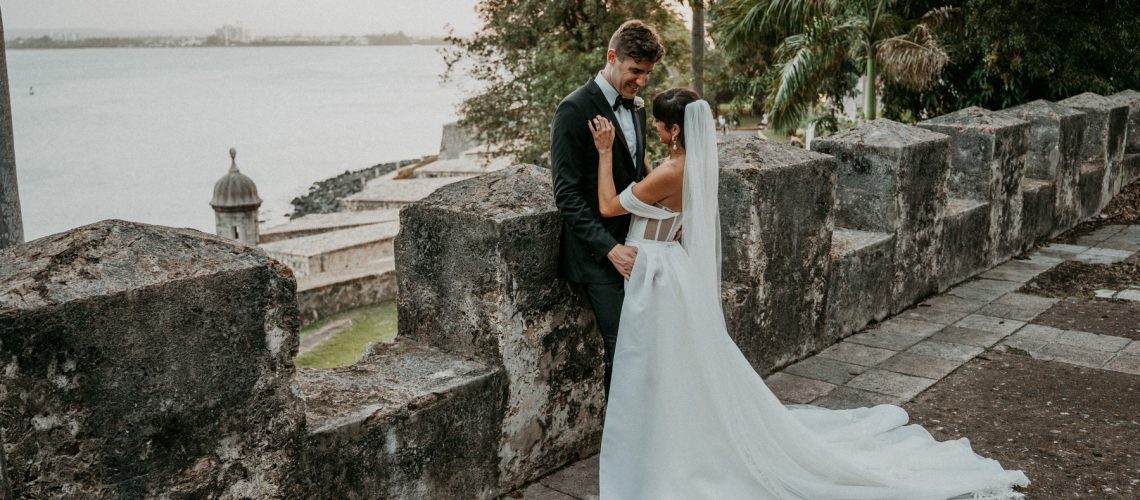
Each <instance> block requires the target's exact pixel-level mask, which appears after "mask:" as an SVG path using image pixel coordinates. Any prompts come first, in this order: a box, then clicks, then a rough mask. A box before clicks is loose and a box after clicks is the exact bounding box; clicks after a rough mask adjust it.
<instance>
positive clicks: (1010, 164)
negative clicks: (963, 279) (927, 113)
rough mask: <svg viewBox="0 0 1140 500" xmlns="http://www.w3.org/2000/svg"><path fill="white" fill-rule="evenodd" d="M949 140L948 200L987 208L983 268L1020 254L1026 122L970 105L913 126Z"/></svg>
mask: <svg viewBox="0 0 1140 500" xmlns="http://www.w3.org/2000/svg"><path fill="white" fill-rule="evenodd" d="M918 126H919V127H922V128H925V129H928V130H933V131H935V132H939V133H943V134H946V135H948V136H950V150H951V157H950V175H949V183H948V188H949V196H950V197H952V198H961V199H969V200H980V201H984V202H987V203H989V204H990V207H989V211H990V225H989V231H988V234H987V237H986V252H987V259H986V265H987V266H992V265H994V264H997V263H999V262H1001V261H1003V260H1005V259H1006V258H1008V257H1010V256H1012V255H1015V254H1017V253H1020V251H1021V248H1022V246H1023V244H1022V234H1021V208H1022V193H1021V189H1022V185H1021V182H1022V179H1023V177H1024V175H1025V155H1026V151H1027V148H1028V147H1029V123H1027V122H1025V121H1024V120H1020V119H1017V118H1014V117H1011V116H1005V115H1002V114H999V113H995V112H993V111H989V110H986V109H983V108H979V107H970V108H966V109H963V110H959V111H955V112H953V113H950V114H947V115H942V116H939V117H937V118H932V119H930V120H926V121H922V122H919V123H918Z"/></svg>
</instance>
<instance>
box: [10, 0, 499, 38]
mask: <svg viewBox="0 0 1140 500" xmlns="http://www.w3.org/2000/svg"><path fill="white" fill-rule="evenodd" d="M477 3H478V0H4V2H3V5H2V8H3V11H2V12H3V16H4V28H5V29H6V30H78V29H98V30H113V31H177V32H184V31H202V32H212V31H213V30H214V29H215V28H217V27H219V26H222V25H223V24H232V23H236V22H241V23H242V24H243V25H244V26H245V27H246V28H247V29H251V30H254V31H256V32H257V33H263V34H292V33H297V32H301V33H305V34H352V35H360V34H367V33H385V32H395V31H403V32H405V33H408V34H411V35H417V36H428V35H442V34H444V33H445V32H446V31H445V28H444V25H446V24H450V25H452V26H454V27H455V29H456V31H457V32H458V33H460V34H469V33H471V32H474V31H475V30H476V29H477V28H478V27H479V21H478V16H477V15H476V14H475V4H477Z"/></svg>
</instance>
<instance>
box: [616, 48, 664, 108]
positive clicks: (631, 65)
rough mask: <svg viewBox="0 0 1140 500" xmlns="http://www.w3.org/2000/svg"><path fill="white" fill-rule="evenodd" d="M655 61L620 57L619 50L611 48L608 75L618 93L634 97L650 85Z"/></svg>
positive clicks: (630, 97)
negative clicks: (650, 75)
mask: <svg viewBox="0 0 1140 500" xmlns="http://www.w3.org/2000/svg"><path fill="white" fill-rule="evenodd" d="M653 65H654V63H652V62H649V61H637V60H634V58H632V57H626V58H625V59H624V60H623V59H618V56H617V51H615V50H613V49H610V50H609V51H608V52H607V53H606V70H607V72H608V73H609V75H608V76H607V77H606V79H607V80H609V82H610V84H611V85H613V86H614V88H615V89H617V91H618V93H620V94H621V96H622V97H624V98H626V99H633V97H634V96H636V95H637V93H638V92H641V89H643V88H645V87H647V86H648V85H649V73H651V72H653Z"/></svg>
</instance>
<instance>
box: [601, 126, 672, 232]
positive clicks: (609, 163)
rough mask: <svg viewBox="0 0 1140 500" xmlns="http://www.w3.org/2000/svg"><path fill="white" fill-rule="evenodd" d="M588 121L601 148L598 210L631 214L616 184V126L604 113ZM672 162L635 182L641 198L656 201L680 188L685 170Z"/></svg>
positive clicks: (605, 214)
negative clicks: (614, 150) (623, 204)
mask: <svg viewBox="0 0 1140 500" xmlns="http://www.w3.org/2000/svg"><path fill="white" fill-rule="evenodd" d="M587 125H588V126H589V127H590V133H591V134H593V136H594V147H596V148H598V211H599V212H601V213H602V217H617V216H619V215H625V214H628V213H629V210H626V209H625V207H623V206H621V200H620V199H619V198H618V192H617V187H616V186H614V162H613V144H614V135H615V133H614V126H613V124H612V123H610V121H609V120H607V119H606V118H605V117H602V116H597V117H594V119H593V120H590V121H589V122H588V124H587ZM668 163H669V162H665V163H662V164H661V165H659V166H658V167H657V168H655V169H653V170H651V171H650V172H649V175H647V176H645V178H644V179H642V180H641V182H638V183H637V184H634V185H633V194H634V196H636V197H637V199H639V200H641V201H642V202H645V203H646V204H649V205H652V204H654V203H657V202H659V201H661V200H664V199H665V198H668V197H669V196H670V195H675V194H677V193H678V192H680V190H681V189H680V187H681V181H682V178H681V173H682V172H683V171H682V170H680V169H678V168H672V166H671V165H670V166H669V167H666V165H667V164H668ZM662 167H665V168H662Z"/></svg>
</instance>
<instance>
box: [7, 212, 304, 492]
mask: <svg viewBox="0 0 1140 500" xmlns="http://www.w3.org/2000/svg"><path fill="white" fill-rule="evenodd" d="M0 262H4V263H5V265H4V266H0V373H3V374H4V378H3V380H2V381H0V384H2V385H0V415H3V416H4V419H3V421H0V436H2V437H3V439H4V443H3V444H4V446H3V448H4V451H5V453H6V454H7V459H8V464H9V467H10V469H9V476H10V477H9V478H10V480H11V482H12V486H13V488H14V490H15V491H16V494H17V496H18V497H20V498H75V499H79V498H154V497H161V496H168V495H173V496H180V497H196V498H243V497H258V498H284V497H286V496H288V491H289V488H291V487H292V485H293V483H294V481H295V478H296V476H297V474H298V473H299V471H298V470H297V467H296V466H297V464H298V463H299V457H300V455H299V453H298V452H299V448H297V447H296V446H295V443H296V442H297V441H298V440H299V439H300V438H301V437H302V436H303V429H304V414H303V412H302V404H301V401H300V400H299V399H298V398H297V397H296V396H295V394H294V392H293V390H292V389H291V383H292V382H291V381H292V377H293V355H294V354H295V352H296V349H297V333H296V330H297V311H296V303H295V302H294V300H293V287H294V283H293V280H292V279H291V278H290V274H289V271H288V269H286V268H284V267H283V266H281V265H280V264H277V263H275V262H273V261H271V260H269V259H268V258H267V257H266V256H265V254H264V253H261V252H259V251H256V250H253V249H250V248H248V247H243V246H241V245H237V244H234V243H232V242H229V241H226V240H222V239H219V238H217V237H214V236H209V235H206V234H204V233H200V232H197V231H192V230H182V229H171V228H163V227H158V226H148V225H144V224H136V223H128V222H123V221H104V222H100V223H97V224H93V225H90V226H85V227H81V228H78V229H74V230H72V231H69V232H67V233H62V234H58V235H53V236H49V237H46V238H42V239H39V240H36V241H33V242H30V243H27V244H24V245H19V246H16V247H12V248H9V249H6V250H0Z"/></svg>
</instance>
